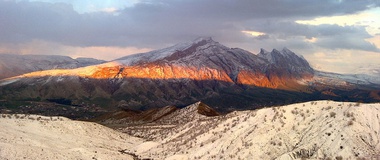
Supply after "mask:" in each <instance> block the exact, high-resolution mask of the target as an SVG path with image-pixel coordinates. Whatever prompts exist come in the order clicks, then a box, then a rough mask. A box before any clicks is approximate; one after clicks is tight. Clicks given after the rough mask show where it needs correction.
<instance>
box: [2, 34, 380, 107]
mask: <svg viewBox="0 0 380 160" xmlns="http://www.w3.org/2000/svg"><path fill="white" fill-rule="evenodd" d="M152 55H154V56H152ZM316 75H317V76H316ZM325 77H327V78H332V79H334V77H333V76H330V77H328V76H325ZM325 77H323V76H320V75H318V74H316V72H315V71H314V70H313V69H312V68H311V67H310V65H309V63H308V62H307V61H306V60H305V59H304V58H303V57H302V56H298V55H296V54H295V53H294V52H292V51H290V50H289V49H287V48H284V49H282V50H281V51H279V50H276V49H273V50H272V51H271V52H267V51H265V50H264V49H262V50H261V51H260V53H259V54H258V55H255V54H252V53H251V52H249V51H246V50H243V49H239V48H229V47H226V46H224V45H222V44H220V43H219V42H216V41H214V40H212V38H200V39H197V40H195V41H191V42H185V43H180V44H177V45H174V46H171V47H167V48H164V49H160V50H156V51H150V52H147V53H142V54H136V55H130V56H126V57H122V58H120V59H117V60H115V61H111V62H108V63H103V64H100V65H94V66H87V67H83V68H77V69H71V70H49V71H41V72H33V73H29V74H25V75H21V76H18V77H14V78H10V79H7V80H3V81H1V82H0V98H3V99H21V100H22V99H42V100H44V99H69V100H70V101H72V102H73V104H76V105H77V104H82V103H90V104H91V103H94V102H97V103H101V104H103V105H104V104H106V106H107V107H110V106H113V107H116V106H120V105H119V104H120V103H121V102H123V103H125V105H123V106H126V107H127V109H149V108H157V107H162V106H168V105H175V106H186V105H188V104H192V103H195V102H197V101H204V102H206V103H208V104H212V106H220V107H221V108H218V110H219V111H220V110H221V109H222V110H224V112H225V111H227V110H230V109H232V110H233V109H236V108H239V107H240V108H241V109H243V108H251V109H252V108H256V107H259V106H263V105H264V104H265V105H267V104H271V105H274V104H276V105H279V104H286V103H290V102H293V103H294V102H299V101H308V100H318V99H334V100H343V101H346V100H350V101H352V100H355V101H357V100H363V101H369V102H372V101H376V98H378V97H380V96H376V94H378V93H380V91H376V89H375V90H374V91H373V90H371V89H370V90H368V89H367V88H366V87H361V86H357V84H355V83H353V81H349V82H347V83H346V84H345V85H342V86H336V85H335V84H333V83H330V81H326V83H320V80H321V79H322V80H323V79H326V78H325ZM318 78H320V79H318ZM340 80H341V79H340ZM331 82H333V81H331ZM360 85H367V84H360ZM350 91H353V92H350ZM370 92H373V93H370ZM369 94H371V95H374V96H372V97H369V98H368V95H369ZM366 95H367V96H366ZM99 100H102V101H104V102H99ZM227 100H228V101H229V102H227ZM234 103H235V104H234Z"/></svg>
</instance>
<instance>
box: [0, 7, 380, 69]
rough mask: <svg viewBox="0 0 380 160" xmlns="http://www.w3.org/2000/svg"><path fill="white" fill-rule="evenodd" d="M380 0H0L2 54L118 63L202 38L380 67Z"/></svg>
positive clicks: (326, 63) (336, 64) (338, 65)
mask: <svg viewBox="0 0 380 160" xmlns="http://www.w3.org/2000/svg"><path fill="white" fill-rule="evenodd" d="M379 17H380V1H379V0H29V1H27V0H0V53H10V54H53V55H68V56H71V57H74V58H75V57H93V58H98V59H104V60H112V59H115V58H119V57H122V56H125V55H129V54H133V53H141V52H146V51H150V50H153V49H160V48H164V47H168V46H171V45H173V44H176V43H180V42H186V41H191V40H194V39H196V38H197V37H205V36H207V37H212V38H213V39H214V40H215V41H219V42H220V43H222V44H224V45H226V46H228V47H239V48H243V49H246V50H249V51H251V52H253V53H255V54H256V53H258V52H259V50H260V48H264V49H266V50H272V49H273V48H276V49H282V48H284V47H287V48H289V49H290V50H293V51H294V52H296V53H297V54H300V55H303V56H304V57H305V58H306V59H307V60H309V62H310V63H311V64H312V65H313V67H314V68H317V69H320V70H324V71H334V72H340V73H348V72H351V71H354V70H357V68H359V67H367V66H379V67H380V20H379Z"/></svg>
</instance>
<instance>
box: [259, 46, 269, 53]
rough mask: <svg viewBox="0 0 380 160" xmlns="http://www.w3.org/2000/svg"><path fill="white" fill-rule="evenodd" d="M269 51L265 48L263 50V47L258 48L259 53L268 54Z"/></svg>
mask: <svg viewBox="0 0 380 160" xmlns="http://www.w3.org/2000/svg"><path fill="white" fill-rule="evenodd" d="M268 53H270V52H268V51H267V50H265V49H264V48H260V53H259V54H261V55H265V54H268Z"/></svg>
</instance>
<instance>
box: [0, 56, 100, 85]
mask: <svg viewBox="0 0 380 160" xmlns="http://www.w3.org/2000/svg"><path fill="white" fill-rule="evenodd" d="M104 62H105V61H103V60H97V59H93V58H77V59H72V58H70V57H68V56H55V55H54V56H53V55H14V54H0V79H4V78H9V77H13V76H18V75H21V74H25V73H29V72H34V71H42V70H50V69H72V68H79V67H85V66H90V65H96V64H101V63H104Z"/></svg>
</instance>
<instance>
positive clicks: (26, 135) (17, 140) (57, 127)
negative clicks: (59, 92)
mask: <svg viewBox="0 0 380 160" xmlns="http://www.w3.org/2000/svg"><path fill="white" fill-rule="evenodd" d="M0 128H1V129H0V159H2V160H3V159H5V160H6V159H9V160H13V159H40V160H42V159H45V160H52V159H123V160H124V159H133V157H132V156H131V155H128V154H123V153H121V152H119V151H121V150H125V149H130V148H132V147H133V146H135V144H138V143H141V139H138V138H134V137H131V136H128V135H126V134H123V133H120V132H117V131H114V130H112V129H109V128H107V127H104V126H102V125H99V124H96V123H90V122H81V121H73V120H70V119H67V118H63V117H43V116H37V115H5V114H1V115H0Z"/></svg>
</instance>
